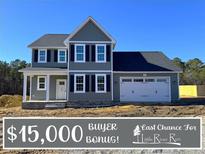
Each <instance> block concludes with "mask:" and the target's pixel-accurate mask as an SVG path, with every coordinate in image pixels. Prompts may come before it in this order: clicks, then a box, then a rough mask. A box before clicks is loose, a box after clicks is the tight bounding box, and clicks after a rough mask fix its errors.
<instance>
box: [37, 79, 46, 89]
mask: <svg viewBox="0 0 205 154" xmlns="http://www.w3.org/2000/svg"><path fill="white" fill-rule="evenodd" d="M39 78H44V80H45V83H44V88H40V87H39V85H40V84H39ZM46 87H47V86H46V76H38V77H37V90H39V91H41V90H46Z"/></svg>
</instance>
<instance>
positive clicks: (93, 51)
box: [91, 45, 95, 61]
mask: <svg viewBox="0 0 205 154" xmlns="http://www.w3.org/2000/svg"><path fill="white" fill-rule="evenodd" d="M91 49H92V61H95V45H92V48H91Z"/></svg>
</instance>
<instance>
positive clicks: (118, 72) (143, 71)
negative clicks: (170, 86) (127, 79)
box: [113, 71, 181, 74]
mask: <svg viewBox="0 0 205 154" xmlns="http://www.w3.org/2000/svg"><path fill="white" fill-rule="evenodd" d="M113 73H147V74H149V73H152V74H153V73H181V72H179V71H170V72H169V71H164V72H163V71H156V72H153V71H127V72H126V71H113Z"/></svg>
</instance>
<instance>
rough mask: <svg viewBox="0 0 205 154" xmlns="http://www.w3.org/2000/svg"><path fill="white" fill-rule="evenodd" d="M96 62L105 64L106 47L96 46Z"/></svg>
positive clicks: (102, 45) (103, 45)
mask: <svg viewBox="0 0 205 154" xmlns="http://www.w3.org/2000/svg"><path fill="white" fill-rule="evenodd" d="M95 59H96V62H98V63H104V62H106V45H105V44H96V58H95Z"/></svg>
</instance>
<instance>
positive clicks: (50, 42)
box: [28, 34, 69, 48]
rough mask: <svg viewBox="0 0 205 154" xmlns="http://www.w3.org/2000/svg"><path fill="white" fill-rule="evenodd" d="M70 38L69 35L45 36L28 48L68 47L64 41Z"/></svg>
mask: <svg viewBox="0 0 205 154" xmlns="http://www.w3.org/2000/svg"><path fill="white" fill-rule="evenodd" d="M68 36H69V34H45V35H43V36H42V37H40V38H39V39H37V40H36V41H34V42H33V43H31V44H30V45H28V47H30V48H35V47H38V48H39V47H42V48H43V47H66V45H65V44H64V41H65V39H66V38H67V37H68Z"/></svg>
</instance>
